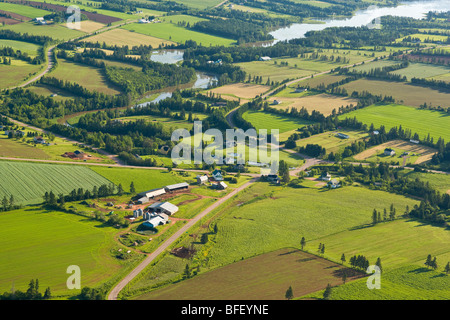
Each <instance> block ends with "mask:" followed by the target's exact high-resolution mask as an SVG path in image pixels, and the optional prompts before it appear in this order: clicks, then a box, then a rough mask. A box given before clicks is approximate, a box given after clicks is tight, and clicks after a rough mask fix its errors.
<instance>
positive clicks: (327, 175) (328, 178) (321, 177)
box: [319, 171, 331, 181]
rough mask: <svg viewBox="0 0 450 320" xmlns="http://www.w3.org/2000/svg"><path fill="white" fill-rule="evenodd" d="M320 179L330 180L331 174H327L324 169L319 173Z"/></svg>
mask: <svg viewBox="0 0 450 320" xmlns="http://www.w3.org/2000/svg"><path fill="white" fill-rule="evenodd" d="M319 179H320V180H323V181H330V180H331V174H329V173H328V172H327V171H325V172H323V173H322V174H321V175H320V178H319Z"/></svg>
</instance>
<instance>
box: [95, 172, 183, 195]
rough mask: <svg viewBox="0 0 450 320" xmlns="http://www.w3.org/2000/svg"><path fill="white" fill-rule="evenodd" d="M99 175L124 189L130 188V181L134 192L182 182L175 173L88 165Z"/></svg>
mask: <svg viewBox="0 0 450 320" xmlns="http://www.w3.org/2000/svg"><path fill="white" fill-rule="evenodd" d="M90 168H91V169H92V170H93V171H95V172H96V173H98V174H99V175H101V176H103V177H105V179H108V180H109V181H112V182H113V183H114V184H115V185H119V184H122V186H123V188H124V190H125V191H127V192H128V191H129V190H130V184H131V182H133V183H134V187H135V188H136V192H137V193H139V192H143V191H147V190H151V189H155V188H160V187H164V186H166V185H170V184H175V183H179V182H183V181H184V179H183V178H182V177H181V176H179V175H177V174H176V173H171V172H168V171H160V170H150V169H130V168H108V167H98V166H92V167H90Z"/></svg>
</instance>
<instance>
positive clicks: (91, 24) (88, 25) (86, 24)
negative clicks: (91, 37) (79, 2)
mask: <svg viewBox="0 0 450 320" xmlns="http://www.w3.org/2000/svg"><path fill="white" fill-rule="evenodd" d="M62 26H64V27H67V25H66V24H62ZM104 27H106V25H105V24H103V23H99V22H95V21H91V20H84V21H80V29H77V30H78V31H82V32H85V33H92V32H95V31H97V30H100V29H102V28H104Z"/></svg>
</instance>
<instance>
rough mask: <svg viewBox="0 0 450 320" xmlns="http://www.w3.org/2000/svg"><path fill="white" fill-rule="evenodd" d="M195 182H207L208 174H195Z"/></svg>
mask: <svg viewBox="0 0 450 320" xmlns="http://www.w3.org/2000/svg"><path fill="white" fill-rule="evenodd" d="M196 178H197V183H198V184H205V183H206V182H208V176H207V175H203V176H200V175H199V176H197V177H196Z"/></svg>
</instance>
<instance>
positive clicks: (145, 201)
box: [137, 197, 149, 204]
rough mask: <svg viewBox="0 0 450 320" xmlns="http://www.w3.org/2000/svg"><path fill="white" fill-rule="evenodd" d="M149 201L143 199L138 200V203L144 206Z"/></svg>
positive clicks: (145, 198)
mask: <svg viewBox="0 0 450 320" xmlns="http://www.w3.org/2000/svg"><path fill="white" fill-rule="evenodd" d="M148 201H149V199H148V198H147V197H142V198H139V199H138V201H137V203H138V204H144V203H147V202H148Z"/></svg>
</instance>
